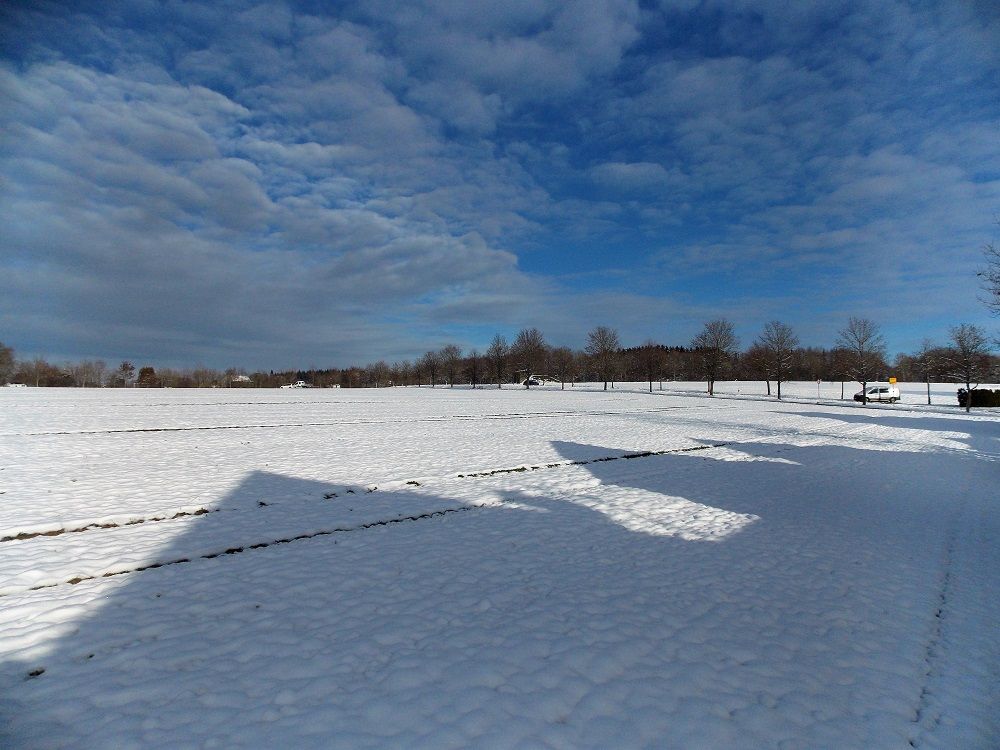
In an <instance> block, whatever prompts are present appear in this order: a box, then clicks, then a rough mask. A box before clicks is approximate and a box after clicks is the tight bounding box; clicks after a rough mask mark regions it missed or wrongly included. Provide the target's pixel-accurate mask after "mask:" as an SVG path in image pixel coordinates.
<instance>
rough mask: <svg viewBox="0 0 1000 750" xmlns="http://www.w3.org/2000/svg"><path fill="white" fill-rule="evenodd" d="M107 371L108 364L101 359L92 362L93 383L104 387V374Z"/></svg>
mask: <svg viewBox="0 0 1000 750" xmlns="http://www.w3.org/2000/svg"><path fill="white" fill-rule="evenodd" d="M107 371H108V365H107V363H106V362H105V361H104V360H103V359H99V360H97V361H96V362H94V383H95V384H96V385H97V387H98V388H103V387H104V374H105V373H106V372H107Z"/></svg>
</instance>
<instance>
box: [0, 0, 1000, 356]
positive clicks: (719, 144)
mask: <svg viewBox="0 0 1000 750" xmlns="http://www.w3.org/2000/svg"><path fill="white" fill-rule="evenodd" d="M0 23H2V26H3V31H4V33H3V35H2V36H3V39H4V40H5V41H4V47H3V50H2V52H3V57H2V61H0V102H2V104H3V106H2V107H0V126H2V128H3V132H4V133H5V136H4V138H3V140H2V141H0V178H2V185H0V225H2V226H3V227H4V230H3V232H2V236H0V340H3V341H5V342H6V343H9V344H13V345H14V346H15V347H16V348H17V349H18V351H19V352H25V353H39V354H48V355H56V356H66V357H83V356H104V357H109V358H114V357H126V356H127V357H132V358H136V359H141V360H143V361H146V360H148V361H150V362H154V363H164V364H171V363H173V364H193V363H196V362H200V363H205V364H211V365H229V364H238V365H246V366H251V367H278V366H283V365H289V364H297V363H298V364H320V365H326V364H329V365H345V364H348V363H350V362H358V361H370V360H374V359H378V358H381V357H389V358H396V357H404V356H413V355H415V354H418V353H420V352H421V351H423V350H425V349H427V348H429V347H436V346H439V345H440V344H442V343H444V342H445V341H456V342H458V343H461V344H463V345H466V346H479V347H482V346H484V344H485V343H486V341H488V338H489V336H490V335H491V332H493V331H500V332H506V333H511V332H513V331H516V329H517V328H519V327H521V326H527V325H533V326H538V327H539V328H541V329H542V330H543V331H545V332H546V334H547V335H548V336H549V338H550V339H551V340H553V341H556V342H557V343H568V344H570V345H579V343H581V340H582V337H583V335H584V334H585V332H586V330H587V329H588V328H589V327H591V326H593V325H596V324H611V325H615V326H617V327H619V328H620V330H621V332H622V335H623V339H624V340H625V341H626V343H635V342H633V341H632V339H635V340H636V341H638V340H641V339H645V338H647V337H654V338H658V339H660V340H663V341H665V342H667V343H684V342H686V341H687V340H688V339H689V338H690V336H691V334H692V333H693V332H694V331H695V329H696V328H697V327H699V326H700V323H701V322H702V321H703V320H705V319H707V318H708V317H715V316H717V315H730V316H732V317H733V318H734V319H735V320H737V322H738V323H739V326H740V327H741V329H742V332H743V333H744V334H745V336H749V337H752V335H753V333H755V330H754V329H755V327H757V326H759V325H760V324H761V323H762V322H763V321H765V320H768V319H771V318H774V317H779V318H781V319H784V320H786V321H787V322H789V323H791V324H792V325H793V326H795V327H796V328H798V329H799V330H800V333H801V334H802V338H803V340H804V341H806V342H809V343H818V344H828V343H830V342H831V341H832V338H833V336H834V332H835V331H836V329H837V328H838V327H839V326H840V325H842V322H843V320H844V319H846V317H847V316H848V315H868V316H871V317H873V318H876V319H877V320H880V321H882V322H883V324H884V326H885V328H886V330H887V333H888V334H889V338H890V342H891V343H892V344H893V345H894V346H895V347H897V348H906V347H909V346H913V345H914V344H915V342H916V341H919V339H920V338H921V337H922V336H924V335H939V336H943V334H944V331H945V329H946V326H947V325H948V324H952V323H956V322H962V321H972V322H988V320H987V318H986V311H985V309H984V308H982V307H981V306H980V305H979V304H978V303H977V301H976V286H975V285H976V281H975V275H974V274H975V267H976V265H977V263H978V259H979V248H980V247H981V246H982V244H983V243H984V242H987V241H989V240H991V239H993V237H994V235H995V232H996V229H995V228H994V227H993V224H992V222H993V220H994V218H995V216H996V215H997V214H998V213H1000V152H998V151H997V149H996V139H997V135H998V126H1000V105H998V100H997V97H996V92H997V91H998V90H1000V72H998V71H1000V59H998V56H997V44H996V40H997V39H998V38H1000V18H998V16H997V14H996V13H994V12H991V11H990V10H989V9H988V8H987V7H986V6H985V5H982V4H973V3H969V4H964V3H955V4H949V7H946V8H926V7H925V6H924V5H922V4H918V5H910V4H908V3H883V4H869V5H866V6H864V7H863V8H858V7H856V6H855V5H853V4H843V5H841V4H837V3H817V4H810V3H802V4H796V5H795V6H794V8H793V9H792V10H789V9H788V7H787V5H786V4H777V3H776V4H774V5H770V4H763V5H761V4H759V3H753V4H747V5H745V6H743V5H741V4H739V3H735V4H734V3H724V4H720V5H719V6H717V7H716V6H715V4H714V3H711V2H707V3H701V4H691V6H690V7H685V6H684V5H683V4H677V3H665V4H664V5H663V7H662V8H660V7H649V6H647V5H642V6H640V5H639V4H637V3H633V2H625V1H621V2H612V1H611V0H608V1H607V2H581V3H556V2H553V3H539V2H530V3H527V2H526V3H520V2H503V3H500V2H498V3H484V4H467V3H454V2H444V1H442V2H430V3H422V4H413V3H409V2H406V3H403V2H400V3H394V2H367V3H359V4H357V5H352V4H349V3H348V4H338V6H337V12H336V13H332V12H321V7H320V6H317V5H316V4H312V3H301V4H295V3H263V4H249V3H248V4H244V3H205V4H199V3H179V2H178V3H172V2H166V3H149V4H145V3H129V4H122V5H106V4H94V5H91V6H87V5H84V6H81V8H80V9H77V10H72V11H71V10H67V9H66V8H64V7H62V6H60V5H59V4H52V5H47V4H21V5H16V4H15V5H14V6H12V7H11V8H8V9H6V10H5V11H3V15H2V16H0Z"/></svg>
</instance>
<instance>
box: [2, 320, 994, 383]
mask: <svg viewBox="0 0 1000 750" xmlns="http://www.w3.org/2000/svg"><path fill="white" fill-rule="evenodd" d="M892 372H894V373H895V374H896V376H897V377H899V378H900V379H901V380H910V381H913V380H922V381H925V382H927V383H928V400H929V398H930V385H929V384H930V382H932V381H941V380H950V381H958V382H962V383H964V384H965V386H966V388H967V389H970V388H972V387H973V386H974V385H975V384H976V383H978V382H985V381H990V380H995V379H997V378H998V377H1000V375H998V373H997V358H996V357H993V356H991V354H990V352H989V347H988V342H987V339H986V336H985V334H984V333H983V331H982V330H981V329H980V328H978V327H977V326H974V325H960V326H957V327H955V328H953V329H951V341H950V343H949V345H936V344H934V343H931V342H929V341H928V342H925V343H924V345H923V346H922V348H921V349H920V351H918V352H916V353H913V354H901V355H899V356H898V357H897V358H896V362H895V368H894V369H893V370H892ZM889 374H890V368H889V365H888V363H887V361H886V347H885V340H884V338H883V336H882V334H881V332H880V330H879V327H878V326H877V325H876V324H875V323H874V322H873V321H871V320H868V319H865V318H851V319H850V320H849V321H848V322H847V324H846V325H845V327H844V328H843V329H842V330H841V331H840V333H839V336H838V339H837V346H836V347H835V348H833V349H818V348H808V347H807V348H803V347H801V346H800V344H799V339H798V336H797V335H796V334H795V331H794V330H793V329H792V327H791V326H789V325H787V324H785V323H783V322H781V321H771V322H769V323H767V324H766V325H765V326H764V327H763V329H762V330H761V332H760V334H759V335H758V336H757V337H756V339H755V340H754V341H753V342H752V343H751V344H750V346H749V347H748V348H747V349H746V350H745V351H740V350H739V339H738V338H737V336H736V334H735V332H734V327H733V324H732V323H731V322H730V321H728V320H725V319H717V320H712V321H709V322H707V323H705V325H704V327H703V328H702V330H701V331H699V332H698V334H697V335H696V336H695V337H694V338H693V339H692V341H691V343H690V345H689V346H665V345H663V344H660V343H657V342H654V341H652V340H647V341H646V342H644V343H643V344H641V345H639V346H634V347H628V348H624V347H622V345H621V342H620V339H619V336H618V333H617V331H615V330H614V329H613V328H610V327H608V326H597V327H595V328H594V329H592V330H591V331H590V332H589V333H588V335H587V342H586V345H585V346H584V348H583V349H582V350H578V351H574V350H573V349H570V348H569V347H564V346H560V347H557V346H551V345H549V344H548V342H546V340H545V337H544V336H543V334H542V332H541V331H540V330H538V329H537V328H525V329H523V330H521V331H520V332H519V333H518V334H517V336H516V337H515V338H514V340H513V341H512V342H508V341H507V339H506V338H505V337H504V336H503V335H502V334H497V335H496V336H494V337H493V339H492V341H491V342H490V344H489V346H488V347H487V348H486V350H485V351H484V352H480V351H479V350H478V349H475V348H474V349H471V350H469V351H466V352H463V350H462V349H461V347H459V346H458V345H456V344H447V345H445V346H443V347H441V348H440V349H437V350H432V351H428V352H426V353H425V354H424V355H423V356H421V357H418V358H416V359H414V360H399V361H396V362H393V363H391V364H390V363H388V362H386V361H382V360H380V361H378V362H374V363H372V364H369V365H366V366H361V367H348V368H331V369H317V368H311V369H308V370H295V371H291V370H289V371H281V372H274V371H270V372H254V373H249V374H248V373H246V372H245V371H242V370H237V369H228V370H224V371H220V370H214V369H211V368H205V367H198V368H194V369H191V370H174V369H170V368H161V369H159V370H156V369H154V368H153V367H151V366H148V365H146V366H143V367H140V368H136V367H135V366H134V365H133V364H132V362H130V361H127V360H126V361H123V362H121V363H120V364H119V365H118V366H117V367H109V366H108V365H107V364H106V363H105V362H103V361H101V360H93V361H92V360H85V361H83V362H79V363H73V364H66V365H62V366H56V365H53V364H51V363H49V362H47V361H45V360H44V359H42V358H37V357H36V358H34V359H31V360H25V361H17V360H15V359H14V356H13V351H12V350H11V349H10V348H9V347H4V346H3V345H2V344H0V383H5V382H8V381H13V382H22V383H26V384H29V385H37V386H77V387H100V386H118V387H121V386H126V387H128V386H134V387H161V386H166V387H176V388H182V387H237V386H243V387H276V386H278V385H283V384H285V383H289V382H293V381H296V380H303V381H306V382H308V383H310V384H311V385H313V386H316V387H326V386H341V387H345V388H356V387H385V386H389V385H413V386H430V387H437V386H441V385H447V386H454V385H455V384H456V383H463V384H471V385H473V386H483V385H486V384H492V385H494V386H496V387H500V388H502V387H503V386H504V385H508V384H513V383H518V384H523V385H525V387H530V386H531V384H532V380H531V376H537V377H545V378H548V379H552V380H556V381H558V382H560V383H561V384H562V387H565V385H566V384H567V383H570V384H572V383H575V382H580V381H585V382H595V381H596V382H600V383H603V385H604V388H605V389H607V388H608V387H609V385H610V386H611V387H613V386H614V383H615V382H616V381H618V380H626V381H630V382H636V381H643V382H648V384H649V389H650V390H653V386H654V383H655V382H657V381H659V382H660V387H661V388H662V383H663V381H665V380H666V381H671V380H687V381H690V380H695V379H704V380H705V383H706V390H707V392H708V393H709V394H712V393H714V392H715V384H716V381H718V380H721V379H735V380H762V381H766V383H767V392H768V395H770V394H771V384H772V382H773V383H774V385H775V388H776V393H775V395H776V396H777V398H779V399H780V398H781V395H782V394H781V386H782V383H785V382H788V381H789V380H827V381H836V380H840V381H856V382H858V383H860V384H861V386H862V389H864V388H865V387H866V386H867V385H868V383H870V382H872V381H875V380H884V379H885V378H886V377H887V376H888V375H889Z"/></svg>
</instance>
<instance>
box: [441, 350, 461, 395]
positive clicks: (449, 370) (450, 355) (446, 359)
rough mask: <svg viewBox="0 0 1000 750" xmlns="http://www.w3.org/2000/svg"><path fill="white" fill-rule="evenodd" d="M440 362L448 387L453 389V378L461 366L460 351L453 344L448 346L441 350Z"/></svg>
mask: <svg viewBox="0 0 1000 750" xmlns="http://www.w3.org/2000/svg"><path fill="white" fill-rule="evenodd" d="M440 360H441V367H442V368H443V369H444V374H445V377H446V378H447V379H448V387H449V388H454V387H455V378H456V377H457V376H458V370H459V367H461V365H462V350H461V349H460V348H459V347H457V346H456V345H455V344H448V345H447V346H444V347H442V348H441V352H440Z"/></svg>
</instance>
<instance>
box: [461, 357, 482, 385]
mask: <svg viewBox="0 0 1000 750" xmlns="http://www.w3.org/2000/svg"><path fill="white" fill-rule="evenodd" d="M482 361H483V358H482V357H481V356H479V350H478V349H473V350H472V351H470V352H469V356H468V357H467V358H466V360H465V374H466V375H468V376H469V383H471V384H472V388H473V389H475V388H476V386H477V385H479V374H480V370H481V369H482Z"/></svg>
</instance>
